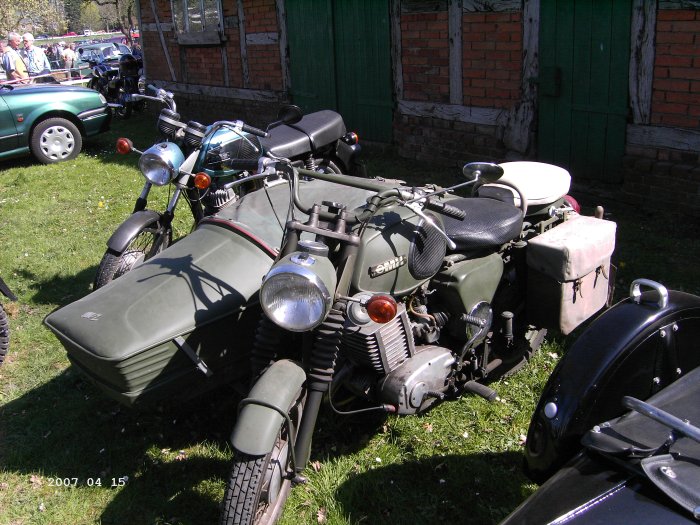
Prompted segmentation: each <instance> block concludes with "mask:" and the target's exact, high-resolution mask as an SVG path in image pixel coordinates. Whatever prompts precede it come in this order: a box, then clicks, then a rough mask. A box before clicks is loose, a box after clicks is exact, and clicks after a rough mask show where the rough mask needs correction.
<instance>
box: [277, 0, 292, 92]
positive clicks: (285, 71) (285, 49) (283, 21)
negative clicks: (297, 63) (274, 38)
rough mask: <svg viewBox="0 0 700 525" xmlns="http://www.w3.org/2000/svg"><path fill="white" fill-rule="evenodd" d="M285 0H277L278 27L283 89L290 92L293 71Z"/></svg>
mask: <svg viewBox="0 0 700 525" xmlns="http://www.w3.org/2000/svg"><path fill="white" fill-rule="evenodd" d="M284 3H285V0H276V5H277V27H278V28H279V46H280V68H281V69H282V91H284V92H285V93H288V92H289V86H290V84H291V78H292V77H291V73H290V71H289V44H288V41H287V11H286V10H285V5H284Z"/></svg>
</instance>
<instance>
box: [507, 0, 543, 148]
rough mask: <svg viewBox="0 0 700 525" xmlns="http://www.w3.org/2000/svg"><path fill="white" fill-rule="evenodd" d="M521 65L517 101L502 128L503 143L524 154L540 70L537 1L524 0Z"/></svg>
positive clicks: (528, 139)
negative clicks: (535, 79)
mask: <svg viewBox="0 0 700 525" xmlns="http://www.w3.org/2000/svg"><path fill="white" fill-rule="evenodd" d="M522 9H523V14H522V24H523V65H522V82H521V85H520V101H519V102H518V103H517V105H516V106H515V107H513V109H512V110H511V111H510V113H509V115H508V121H507V123H506V125H505V129H504V130H503V143H504V144H505V146H506V147H507V148H508V149H509V150H512V151H517V152H518V153H522V154H526V153H527V152H528V150H529V149H530V132H531V130H532V128H533V125H534V122H535V114H536V108H537V87H536V86H535V84H533V83H532V79H534V78H536V77H537V75H538V72H539V31H540V0H523V6H522Z"/></svg>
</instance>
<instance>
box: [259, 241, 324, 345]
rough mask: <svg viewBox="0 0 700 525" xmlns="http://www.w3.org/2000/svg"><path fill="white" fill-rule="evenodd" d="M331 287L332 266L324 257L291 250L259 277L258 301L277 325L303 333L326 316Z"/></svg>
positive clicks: (315, 325)
mask: <svg viewBox="0 0 700 525" xmlns="http://www.w3.org/2000/svg"><path fill="white" fill-rule="evenodd" d="M335 286H336V273H335V268H334V267H333V264H332V263H331V262H330V261H329V260H328V258H327V257H325V256H323V255H315V254H311V253H307V252H294V253H292V254H290V255H287V256H285V257H283V258H282V259H280V260H279V261H278V262H277V263H276V264H275V265H274V266H273V267H272V269H271V270H270V271H269V272H268V274H267V275H266V276H265V278H264V279H263V283H262V286H261V288H260V304H261V305H262V308H263V310H264V312H265V314H266V315H267V316H268V317H269V318H270V319H271V320H272V321H274V322H275V324H277V325H278V326H280V327H282V328H284V329H286V330H290V331H292V332H305V331H307V330H311V329H313V328H315V327H317V326H318V325H319V324H321V323H322V322H323V320H324V319H325V318H326V316H327V315H328V312H329V311H330V308H331V306H332V304H333V295H334V293H335Z"/></svg>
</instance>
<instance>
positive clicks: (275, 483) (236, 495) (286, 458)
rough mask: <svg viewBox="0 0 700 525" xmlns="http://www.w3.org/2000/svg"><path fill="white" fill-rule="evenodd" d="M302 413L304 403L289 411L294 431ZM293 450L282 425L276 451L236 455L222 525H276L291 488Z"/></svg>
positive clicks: (225, 499)
mask: <svg viewBox="0 0 700 525" xmlns="http://www.w3.org/2000/svg"><path fill="white" fill-rule="evenodd" d="M301 410H302V404H301V403H297V404H296V405H295V406H294V407H292V408H291V409H290V411H291V412H290V413H291V416H292V418H291V419H292V423H293V425H294V426H295V428H296V427H297V426H298V421H299V419H300V416H301ZM291 446H292V444H291V443H290V441H289V434H288V429H287V428H286V423H284V422H283V423H282V425H281V427H280V432H279V434H278V436H277V440H276V441H275V444H274V446H273V449H272V450H271V451H270V452H269V453H267V454H266V455H265V456H249V455H247V454H243V453H242V452H239V451H234V457H233V468H232V469H231V475H230V476H229V480H228V484H227V486H226V492H225V493H224V501H223V509H222V513H221V520H220V521H219V524H220V525H272V524H274V523H276V522H277V520H278V519H279V517H280V515H281V514H282V509H283V508H284V504H285V502H286V501H287V497H288V496H289V491H290V490H291V488H292V481H291V479H290V477H291V463H290V461H291V453H290V447H291Z"/></svg>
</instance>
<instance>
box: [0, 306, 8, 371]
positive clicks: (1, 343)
mask: <svg viewBox="0 0 700 525" xmlns="http://www.w3.org/2000/svg"><path fill="white" fill-rule="evenodd" d="M9 348H10V323H9V321H8V319H7V312H5V310H3V308H2V305H0V364H2V362H3V361H4V360H5V356H6V355H7V350H8V349H9Z"/></svg>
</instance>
